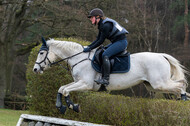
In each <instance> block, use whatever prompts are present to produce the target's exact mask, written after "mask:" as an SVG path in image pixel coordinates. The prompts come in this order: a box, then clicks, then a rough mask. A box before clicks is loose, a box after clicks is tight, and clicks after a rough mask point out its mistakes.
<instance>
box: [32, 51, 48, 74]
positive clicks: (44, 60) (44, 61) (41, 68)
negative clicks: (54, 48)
mask: <svg viewBox="0 0 190 126" xmlns="http://www.w3.org/2000/svg"><path fill="white" fill-rule="evenodd" d="M40 51H42V50H40ZM40 51H39V52H38V54H39V53H40ZM44 51H46V52H47V53H46V56H45V57H44V59H43V60H42V61H41V62H35V64H38V65H39V67H40V70H42V71H43V69H44V67H42V66H41V63H44V64H45V65H46V59H47V60H48V62H49V64H50V65H51V61H50V60H49V58H48V54H49V51H48V50H44Z"/></svg>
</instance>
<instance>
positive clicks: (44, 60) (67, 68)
mask: <svg viewBox="0 0 190 126" xmlns="http://www.w3.org/2000/svg"><path fill="white" fill-rule="evenodd" d="M40 51H41V50H40ZM40 51H39V52H38V54H39V53H40ZM44 51H47V53H46V56H45V57H44V59H43V60H42V61H41V62H35V64H38V65H39V66H40V70H42V71H43V69H44V68H43V67H42V66H41V63H43V62H44V64H45V65H46V59H47V60H48V62H49V64H48V65H49V66H50V67H51V66H53V65H56V64H58V65H60V66H62V67H63V68H64V69H66V70H67V71H70V69H69V65H68V60H69V59H71V58H72V57H75V56H77V55H79V54H81V53H83V51H82V52H79V53H77V54H74V55H72V56H69V57H67V58H63V59H61V60H59V61H56V62H53V63H51V61H50V60H49V58H48V54H49V50H44ZM65 60H67V66H66V67H65V66H63V65H61V64H59V63H60V62H62V61H65ZM85 60H91V59H90V52H89V53H88V58H85V59H83V60H81V61H79V62H77V63H75V64H74V65H73V66H71V71H72V70H73V68H74V67H75V66H76V65H78V64H79V63H81V62H83V61H85Z"/></svg>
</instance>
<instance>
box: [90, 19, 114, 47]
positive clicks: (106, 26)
mask: <svg viewBox="0 0 190 126" xmlns="http://www.w3.org/2000/svg"><path fill="white" fill-rule="evenodd" d="M112 27H113V26H112V24H111V23H109V22H108V23H105V24H104V26H103V30H102V32H99V34H98V37H97V39H96V40H95V41H94V42H93V43H91V44H90V45H89V47H90V49H91V50H92V49H94V48H96V47H98V46H100V45H101V44H102V43H103V42H104V41H105V39H106V38H107V37H108V36H109V34H110V32H111V30H112Z"/></svg>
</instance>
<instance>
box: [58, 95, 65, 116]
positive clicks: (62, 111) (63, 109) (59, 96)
mask: <svg viewBox="0 0 190 126" xmlns="http://www.w3.org/2000/svg"><path fill="white" fill-rule="evenodd" d="M56 108H57V109H58V110H59V111H60V112H61V114H64V113H65V111H66V109H67V107H66V106H64V105H62V94H61V93H57V100H56Z"/></svg>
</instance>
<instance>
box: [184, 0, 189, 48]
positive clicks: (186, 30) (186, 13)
mask: <svg viewBox="0 0 190 126" xmlns="http://www.w3.org/2000/svg"><path fill="white" fill-rule="evenodd" d="M184 18H185V20H184V25H185V39H184V47H187V46H188V41H189V26H188V0H185V14H184Z"/></svg>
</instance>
